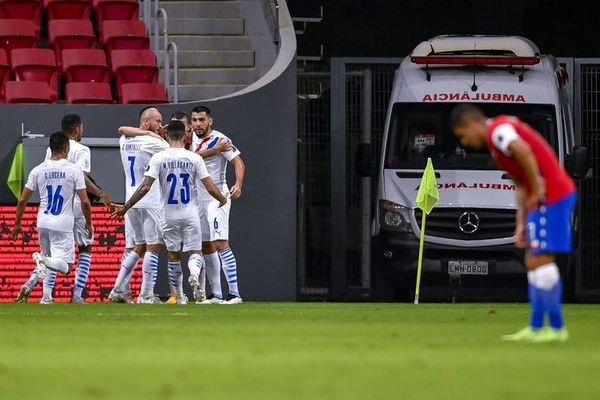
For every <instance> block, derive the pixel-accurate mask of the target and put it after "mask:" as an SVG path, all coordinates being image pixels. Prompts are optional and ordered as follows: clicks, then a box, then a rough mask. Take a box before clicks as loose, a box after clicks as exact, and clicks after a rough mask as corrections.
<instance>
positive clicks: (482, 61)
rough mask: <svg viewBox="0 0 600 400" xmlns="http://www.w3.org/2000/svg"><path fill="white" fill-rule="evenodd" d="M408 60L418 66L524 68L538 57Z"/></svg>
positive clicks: (460, 57) (437, 57)
mask: <svg viewBox="0 0 600 400" xmlns="http://www.w3.org/2000/svg"><path fill="white" fill-rule="evenodd" d="M410 60H411V61H412V62H413V63H415V64H420V65H426V66H430V65H491V66H506V65H508V66H512V65H519V66H523V67H524V66H526V65H536V64H539V62H540V58H539V57H510V56H436V55H432V56H416V57H411V58H410Z"/></svg>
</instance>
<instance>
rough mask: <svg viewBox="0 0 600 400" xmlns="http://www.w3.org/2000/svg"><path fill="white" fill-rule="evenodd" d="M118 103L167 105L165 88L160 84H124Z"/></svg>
mask: <svg viewBox="0 0 600 400" xmlns="http://www.w3.org/2000/svg"><path fill="white" fill-rule="evenodd" d="M120 102H121V103H123V104H152V103H168V102H169V100H168V99H167V94H166V91H165V87H164V86H163V85H162V84H160V83H124V84H123V85H122V86H121V95H120Z"/></svg>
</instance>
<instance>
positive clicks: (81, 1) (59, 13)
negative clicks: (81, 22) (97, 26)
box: [44, 0, 91, 21]
mask: <svg viewBox="0 0 600 400" xmlns="http://www.w3.org/2000/svg"><path fill="white" fill-rule="evenodd" d="M44 8H45V9H46V16H47V17H48V20H49V21H50V20H53V19H90V11H91V7H90V2H89V1H88V0H44Z"/></svg>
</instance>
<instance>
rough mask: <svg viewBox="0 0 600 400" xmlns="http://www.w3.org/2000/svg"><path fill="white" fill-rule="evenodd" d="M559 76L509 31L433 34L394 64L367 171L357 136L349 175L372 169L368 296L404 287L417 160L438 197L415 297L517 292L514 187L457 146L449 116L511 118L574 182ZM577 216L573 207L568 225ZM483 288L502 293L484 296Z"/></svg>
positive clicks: (573, 149)
mask: <svg viewBox="0 0 600 400" xmlns="http://www.w3.org/2000/svg"><path fill="white" fill-rule="evenodd" d="M566 82H567V74H566V72H565V70H564V69H563V68H561V67H560V65H559V64H558V62H557V61H556V59H555V58H554V57H553V56H550V55H542V54H540V52H539V50H538V48H537V47H536V46H535V44H533V43H532V42H531V41H529V40H527V39H525V38H522V37H515V36H438V37H435V38H433V39H430V40H428V41H425V42H422V43H421V44H419V45H418V46H417V47H416V48H415V49H414V50H413V52H412V54H411V55H410V56H409V57H406V58H405V59H404V60H403V61H402V63H401V64H400V67H399V68H398V70H397V72H396V76H395V79H394V86H393V90H392V95H391V99H390V104H389V107H388V112H387V120H386V125H385V126H386V128H385V133H384V137H383V145H382V153H381V160H380V164H379V167H380V168H379V170H378V172H376V173H374V171H369V170H373V168H370V167H369V163H368V161H367V162H363V161H361V160H368V156H366V155H365V154H366V153H368V152H369V149H368V145H362V146H361V148H359V154H358V155H359V157H358V160H359V165H358V166H359V170H360V172H361V174H363V175H366V176H368V175H371V176H374V175H375V174H376V176H378V178H379V181H378V190H377V204H376V210H375V218H374V221H373V227H372V256H373V263H372V269H373V272H374V282H373V286H374V288H375V297H376V298H378V299H387V300H391V299H394V298H396V299H398V298H405V297H406V296H407V295H408V294H409V292H408V291H409V290H414V281H415V271H416V264H417V255H418V246H419V242H418V238H419V235H420V229H421V226H420V224H421V210H420V209H419V208H417V207H416V205H415V198H416V195H417V191H418V188H419V183H420V179H421V175H422V173H423V169H424V168H425V165H426V162H427V158H428V157H430V158H431V159H432V161H433V165H434V168H435V171H436V177H437V182H438V189H439V194H440V200H439V202H438V204H437V206H436V207H435V208H434V209H433V211H432V212H431V214H429V215H428V217H427V222H426V229H425V252H424V262H423V284H424V289H423V295H422V297H424V298H427V297H428V295H430V296H435V297H439V296H440V294H441V298H444V299H448V298H451V297H453V296H455V295H456V294H457V293H458V295H459V296H463V297H473V296H472V295H474V297H475V298H480V299H486V298H496V297H498V296H500V295H502V297H504V296H505V295H509V296H511V295H512V296H514V295H517V296H523V295H524V291H522V290H523V289H524V288H525V287H524V285H525V284H524V282H525V279H523V274H524V273H525V268H524V266H523V251H522V250H518V249H516V248H515V245H514V230H515V208H516V202H515V185H514V183H513V182H512V181H511V179H510V177H509V176H508V175H506V174H505V173H504V172H503V171H501V170H499V169H498V168H497V167H496V165H495V163H494V160H493V158H492V156H491V155H490V154H489V153H488V152H487V150H482V151H473V150H467V149H465V148H463V147H461V146H460V143H459V142H458V141H457V139H456V138H455V136H454V135H453V133H452V131H451V129H450V126H449V114H450V112H451V111H452V109H453V108H454V107H455V106H456V105H457V104H458V103H464V102H470V103H476V104H477V105H478V106H479V107H480V108H481V109H482V110H483V111H484V112H485V113H486V114H487V115H488V116H490V117H493V116H496V115H499V114H508V115H514V116H517V117H518V118H520V119H522V120H523V121H525V122H527V123H528V124H530V125H531V126H533V127H534V128H535V129H536V130H538V131H539V132H540V133H541V134H542V135H543V136H544V138H545V139H546V140H547V141H548V143H549V144H550V145H551V146H552V147H553V148H554V150H555V151H556V153H557V154H558V157H559V159H560V160H561V162H562V163H565V161H566V165H567V168H568V170H569V172H570V173H571V175H572V176H573V177H574V178H578V179H581V178H582V177H583V176H584V175H585V174H586V173H587V170H588V168H587V151H586V150H585V148H582V147H580V146H576V145H575V139H574V132H573V124H572V121H571V112H570V109H569V106H568V101H567V94H566V91H565V84H566ZM371 165H372V164H371ZM577 221H578V220H577V216H574V219H573V226H574V229H576V230H577V227H578V224H577ZM577 236H578V235H577V233H575V234H574V237H577ZM564 261H567V262H564ZM570 265H572V257H571V258H569V260H563V272H564V273H566V275H567V276H566V277H565V278H567V281H568V280H569V279H568V278H569V277H571V275H572V273H573V271H572V268H570V267H569V266H570ZM515 278H518V279H515ZM490 288H502V291H499V292H497V293H496V294H495V295H492V294H491V291H490ZM440 289H441V290H440Z"/></svg>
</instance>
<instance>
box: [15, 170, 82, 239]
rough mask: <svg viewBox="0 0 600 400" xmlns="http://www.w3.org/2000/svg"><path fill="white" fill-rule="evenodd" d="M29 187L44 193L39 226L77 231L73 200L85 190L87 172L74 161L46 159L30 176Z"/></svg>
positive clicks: (39, 214)
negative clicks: (84, 173) (75, 229)
mask: <svg viewBox="0 0 600 400" xmlns="http://www.w3.org/2000/svg"><path fill="white" fill-rule="evenodd" d="M25 187H26V188H28V189H29V190H32V191H34V192H36V191H37V192H39V194H40V208H39V210H38V218H37V227H38V228H45V229H50V230H53V231H59V232H73V222H74V215H73V200H74V197H78V196H77V194H76V192H75V191H76V190H81V189H85V178H84V177H83V170H82V169H81V167H79V166H78V165H75V164H73V163H72V162H69V161H67V160H66V159H63V160H46V161H44V162H43V163H41V164H40V165H38V166H37V167H35V168H34V169H32V170H31V172H30V173H29V177H28V178H27V183H26V184H25Z"/></svg>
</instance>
